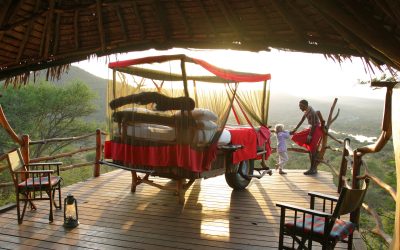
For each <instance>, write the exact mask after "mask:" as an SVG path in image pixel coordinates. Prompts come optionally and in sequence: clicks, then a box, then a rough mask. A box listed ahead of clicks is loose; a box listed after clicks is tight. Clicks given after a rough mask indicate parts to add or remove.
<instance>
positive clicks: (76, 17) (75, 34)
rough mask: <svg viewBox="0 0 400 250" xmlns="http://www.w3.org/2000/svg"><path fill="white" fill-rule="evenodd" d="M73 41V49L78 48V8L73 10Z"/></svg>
mask: <svg viewBox="0 0 400 250" xmlns="http://www.w3.org/2000/svg"><path fill="white" fill-rule="evenodd" d="M74 41H75V49H79V10H75V11H74Z"/></svg>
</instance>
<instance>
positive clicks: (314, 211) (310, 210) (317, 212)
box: [276, 202, 332, 217]
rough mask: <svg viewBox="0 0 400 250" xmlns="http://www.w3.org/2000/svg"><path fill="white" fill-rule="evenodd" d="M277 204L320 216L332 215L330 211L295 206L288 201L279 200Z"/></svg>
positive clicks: (284, 207)
mask: <svg viewBox="0 0 400 250" xmlns="http://www.w3.org/2000/svg"><path fill="white" fill-rule="evenodd" d="M276 206H278V207H280V208H283V209H288V210H293V211H296V212H302V213H306V214H311V215H314V216H320V217H331V216H332V214H330V213H326V212H321V211H318V210H313V209H308V208H304V207H299V206H295V205H291V204H287V203H282V202H279V203H277V204H276Z"/></svg>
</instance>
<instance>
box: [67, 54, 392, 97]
mask: <svg viewBox="0 0 400 250" xmlns="http://www.w3.org/2000/svg"><path fill="white" fill-rule="evenodd" d="M167 54H186V55H187V56H191V57H195V58H199V59H203V60H205V61H207V62H208V63H210V64H213V65H215V66H218V67H221V68H226V69H231V70H236V71H241V72H251V73H270V74H271V76H272V80H271V94H273V93H274V92H275V91H276V92H286V93H288V94H291V95H293V96H298V97H304V98H307V97H314V98H317V97H320V98H325V97H341V96H356V97H365V98H374V99H383V98H384V96H385V92H384V89H375V90H374V89H372V88H371V87H370V86H369V84H360V83H359V82H360V81H364V82H365V81H370V80H371V79H372V78H374V77H380V76H381V75H382V73H381V72H380V71H379V70H377V69H375V70H374V72H366V69H365V68H366V67H364V64H363V62H362V60H361V59H360V58H356V57H355V58H352V59H351V61H350V60H345V61H344V62H342V63H340V64H339V63H337V62H334V61H333V60H332V59H326V58H325V57H324V56H323V55H320V54H309V53H300V52H285V51H279V50H272V51H270V52H258V53H255V52H245V51H232V50H195V49H191V50H186V49H171V50H167V51H157V50H147V51H141V52H130V53H123V54H118V55H112V56H110V57H109V58H106V57H100V58H93V59H90V60H85V61H81V62H78V63H74V64H73V65H74V66H77V67H80V68H82V69H84V70H86V71H88V72H89V73H92V74H94V75H96V76H99V77H102V78H106V79H107V78H109V79H110V78H111V70H109V69H108V67H107V63H108V62H110V61H111V62H114V61H117V60H119V61H121V60H127V59H133V58H140V57H145V56H155V55H167Z"/></svg>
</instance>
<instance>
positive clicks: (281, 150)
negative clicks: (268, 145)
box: [275, 124, 290, 174]
mask: <svg viewBox="0 0 400 250" xmlns="http://www.w3.org/2000/svg"><path fill="white" fill-rule="evenodd" d="M275 133H276V140H277V147H276V152H278V156H279V157H278V163H277V164H276V170H278V169H279V174H286V172H284V171H283V167H284V166H285V165H286V163H287V161H288V160H289V157H288V154H287V147H286V141H285V140H286V139H288V138H289V137H290V133H289V131H287V130H283V124H276V125H275Z"/></svg>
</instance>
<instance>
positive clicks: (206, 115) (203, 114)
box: [175, 108, 218, 121]
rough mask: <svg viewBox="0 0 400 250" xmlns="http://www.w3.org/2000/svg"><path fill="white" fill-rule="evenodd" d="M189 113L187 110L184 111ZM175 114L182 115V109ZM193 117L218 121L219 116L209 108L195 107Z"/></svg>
mask: <svg viewBox="0 0 400 250" xmlns="http://www.w3.org/2000/svg"><path fill="white" fill-rule="evenodd" d="M184 112H185V114H186V115H187V111H184ZM175 115H177V116H180V115H181V111H177V112H176V113H175ZM192 117H193V119H195V120H205V121H217V120H218V116H217V115H216V114H215V113H213V112H212V111H211V110H209V109H203V108H195V109H193V110H192Z"/></svg>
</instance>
